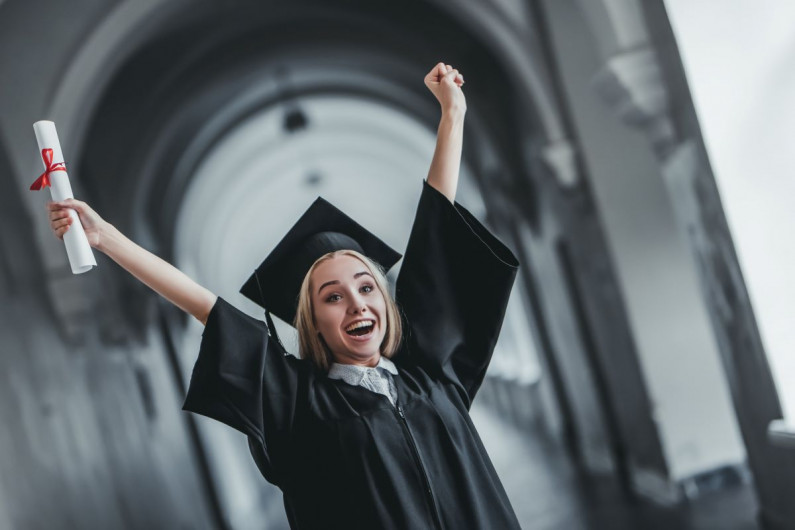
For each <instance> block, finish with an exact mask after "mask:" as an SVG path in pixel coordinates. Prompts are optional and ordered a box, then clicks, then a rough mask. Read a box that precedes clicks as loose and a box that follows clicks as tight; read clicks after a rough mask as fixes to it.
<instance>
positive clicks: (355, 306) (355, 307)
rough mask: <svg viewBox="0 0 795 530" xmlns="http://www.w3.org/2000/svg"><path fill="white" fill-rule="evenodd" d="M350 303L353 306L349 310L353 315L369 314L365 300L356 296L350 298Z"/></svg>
mask: <svg viewBox="0 0 795 530" xmlns="http://www.w3.org/2000/svg"><path fill="white" fill-rule="evenodd" d="M350 301H351V304H350V307H349V308H348V309H349V311H350V312H351V314H353V315H358V314H360V313H365V312H367V304H365V303H364V299H363V298H362V297H361V296H358V295H354V296H352V297H351V298H350Z"/></svg>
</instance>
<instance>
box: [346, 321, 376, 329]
mask: <svg viewBox="0 0 795 530" xmlns="http://www.w3.org/2000/svg"><path fill="white" fill-rule="evenodd" d="M372 325H373V321H372V320H362V321H360V322H354V323H353V324H351V325H350V326H348V327H347V328H345V331H353V330H354V329H359V328H365V327H369V326H372Z"/></svg>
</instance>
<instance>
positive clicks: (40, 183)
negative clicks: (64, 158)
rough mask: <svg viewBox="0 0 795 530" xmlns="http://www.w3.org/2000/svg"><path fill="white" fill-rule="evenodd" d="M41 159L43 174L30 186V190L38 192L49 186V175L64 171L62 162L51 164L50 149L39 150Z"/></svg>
mask: <svg viewBox="0 0 795 530" xmlns="http://www.w3.org/2000/svg"><path fill="white" fill-rule="evenodd" d="M41 159H42V160H44V167H45V168H46V169H45V170H44V173H42V174H41V175H39V178H37V179H36V182H34V183H33V184H31V185H30V189H31V190H40V189H42V188H46V187H47V186H49V185H50V173H54V172H56V171H66V166H65V165H64V163H63V162H58V163H57V164H53V163H52V149H42V150H41Z"/></svg>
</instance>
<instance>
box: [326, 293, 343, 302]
mask: <svg viewBox="0 0 795 530" xmlns="http://www.w3.org/2000/svg"><path fill="white" fill-rule="evenodd" d="M340 300H342V297H341V296H340V295H338V294H337V293H334V294H332V295H329V296H328V297H327V298H326V302H339V301H340Z"/></svg>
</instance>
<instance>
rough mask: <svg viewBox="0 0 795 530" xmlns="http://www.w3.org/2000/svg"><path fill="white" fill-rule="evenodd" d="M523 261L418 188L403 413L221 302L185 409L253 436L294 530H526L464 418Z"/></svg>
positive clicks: (402, 360)
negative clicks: (291, 350)
mask: <svg viewBox="0 0 795 530" xmlns="http://www.w3.org/2000/svg"><path fill="white" fill-rule="evenodd" d="M517 266H518V263H517V261H516V258H515V257H514V255H513V254H512V253H511V251H510V250H509V249H508V248H507V247H506V246H505V245H503V244H502V243H501V242H500V241H499V240H497V239H496V238H495V237H494V236H493V235H492V234H491V233H489V231H488V230H487V229H486V228H485V227H483V225H481V223H479V222H478V221H477V220H476V219H475V218H474V217H473V216H472V215H471V214H470V213H469V212H468V211H467V210H466V209H464V208H463V207H461V206H460V205H458V204H457V203H456V204H455V205H453V204H452V203H450V201H448V200H447V198H445V197H444V196H443V195H442V194H441V193H439V192H438V191H437V190H436V189H434V188H433V187H431V186H430V185H428V184H427V183H424V184H423V191H422V196H421V198H420V202H419V205H418V208H417V214H416V218H415V221H414V225H413V227H412V232H411V236H410V239H409V243H408V247H407V249H406V253H405V257H404V262H403V265H402V268H401V272H400V275H399V277H398V281H397V293H396V299H397V302H398V305H399V307H400V308H401V311H402V312H403V314H404V317H405V320H404V323H405V327H404V340H403V343H402V346H401V348H400V349H399V351H398V352H397V353H396V354H395V355H394V356H393V357H392V360H393V362H394V363H395V364H396V365H397V367H398V371H399V375H397V376H395V378H394V380H395V383H396V386H397V393H398V407H393V406H392V404H391V403H390V402H389V400H388V399H387V398H386V397H385V396H382V395H379V394H376V393H373V392H370V391H368V390H366V389H364V388H362V387H355V386H351V385H349V384H347V383H345V382H343V381H340V380H333V379H329V378H328V377H327V376H326V375H325V373H323V372H322V371H320V370H318V369H316V368H315V367H314V366H313V365H312V364H311V363H310V362H308V361H304V360H301V359H298V358H296V357H294V356H292V355H287V354H286V353H285V351H284V350H283V349H282V347H281V346H280V345H279V344H278V343H277V342H276V341H275V340H271V338H270V335H269V333H268V327H267V325H266V324H265V323H264V322H262V321H259V320H257V319H253V318H251V317H249V316H247V315H245V314H244V313H242V312H240V311H238V310H237V309H235V308H234V307H232V306H231V305H229V304H228V303H227V302H226V301H225V300H223V299H221V298H219V299H218V301H217V302H216V304H215V306H214V307H213V309H212V311H211V313H210V315H209V317H208V319H207V324H206V327H205V330H204V334H203V338H202V343H201V347H200V351H199V357H198V360H197V361H196V365H195V367H194V370H193V375H192V378H191V382H190V387H189V390H188V394H187V398H186V400H185V404H184V407H183V408H184V410H188V411H191V412H195V413H198V414H203V415H205V416H209V417H211V418H214V419H216V420H218V421H221V422H223V423H225V424H227V425H229V426H231V427H233V428H235V429H237V430H239V431H241V432H242V433H244V434H246V435H247V436H248V439H249V447H250V449H251V454H252V456H253V457H254V460H255V462H256V464H257V466H258V467H259V469H260V471H261V472H262V475H263V476H264V477H265V479H267V480H268V481H269V482H271V483H273V484H275V485H277V486H278V487H279V488H280V489H281V490H282V492H283V493H284V505H285V509H286V511H287V517H288V520H289V522H290V526H291V528H297V529H314V528H395V529H412V530H415V529H424V528H449V529H456V530H460V529H468V528H473V529H475V528H499V529H510V528H519V523H518V521H517V519H516V516H515V514H514V512H513V509H512V508H511V505H510V503H509V501H508V498H507V496H506V494H505V490H504V489H503V487H502V484H501V483H500V480H499V478H498V477H497V474H496V472H495V470H494V467H493V465H492V463H491V461H490V459H489V457H488V455H487V454H486V451H485V449H484V447H483V444H482V443H481V440H480V437H479V436H478V433H477V431H476V430H475V427H474V425H473V424H472V421H471V419H470V417H469V414H468V411H469V408H470V404H471V403H472V399H473V398H474V397H475V394H476V393H477V390H478V388H479V387H480V385H481V383H482V381H483V377H484V375H485V372H486V368H487V367H488V364H489V361H490V359H491V355H492V351H493V349H494V345H495V343H496V341H497V336H498V334H499V330H500V327H501V326H502V321H503V317H504V314H505V308H506V305H507V301H508V296H509V293H510V290H511V286H512V284H513V281H514V278H515V275H516V270H517Z"/></svg>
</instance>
